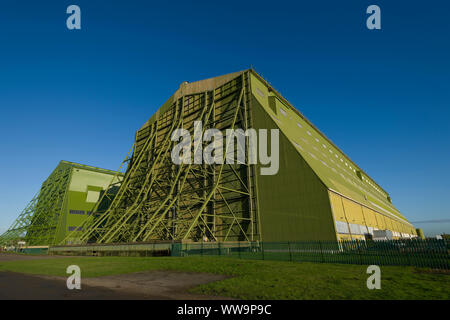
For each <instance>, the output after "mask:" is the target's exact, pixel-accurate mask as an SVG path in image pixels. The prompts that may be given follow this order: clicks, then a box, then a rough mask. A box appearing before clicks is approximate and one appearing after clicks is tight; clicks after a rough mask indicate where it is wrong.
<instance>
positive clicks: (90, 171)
mask: <svg viewBox="0 0 450 320" xmlns="http://www.w3.org/2000/svg"><path fill="white" fill-rule="evenodd" d="M114 175H115V173H114V172H112V171H109V170H104V169H100V168H95V167H91V166H85V165H81V164H77V163H72V162H68V161H61V162H60V163H59V165H58V166H57V167H56V168H55V170H54V171H53V172H52V173H51V174H50V176H49V177H48V178H47V180H46V181H45V182H44V183H43V184H42V187H41V189H40V191H39V192H38V194H37V195H36V196H35V197H33V199H32V200H31V201H30V203H29V204H28V205H27V207H26V208H25V209H24V211H23V212H22V213H21V214H20V215H19V217H18V218H17V219H16V220H15V221H14V223H13V224H12V225H11V227H10V228H9V229H8V230H7V231H6V232H5V233H4V234H2V235H1V236H0V243H2V244H12V245H14V244H17V242H18V241H25V244H26V246H49V245H53V244H56V243H59V242H60V241H62V240H63V239H64V238H65V237H66V236H67V235H68V234H69V233H70V231H72V230H77V229H78V225H80V224H81V223H83V222H84V220H85V219H86V217H88V216H89V215H90V214H91V211H92V209H93V207H94V206H95V204H96V203H97V201H98V199H99V198H100V195H101V193H103V190H105V189H106V187H107V186H108V185H109V184H110V183H111V181H112V180H113V178H114ZM116 180H118V179H117V178H116Z"/></svg>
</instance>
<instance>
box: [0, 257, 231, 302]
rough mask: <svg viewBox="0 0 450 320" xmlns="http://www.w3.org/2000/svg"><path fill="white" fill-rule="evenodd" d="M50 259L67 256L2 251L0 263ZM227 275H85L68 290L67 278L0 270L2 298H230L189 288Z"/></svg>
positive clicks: (164, 273)
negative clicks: (90, 276)
mask: <svg viewBox="0 0 450 320" xmlns="http://www.w3.org/2000/svg"><path fill="white" fill-rule="evenodd" d="M49 258H66V256H46V255H43V256H29V255H18V254H0V263H1V262H3V261H17V260H37V259H49ZM87 258H89V257H87ZM226 278H227V277H226V276H223V275H216V274H207V273H195V272H176V271H148V272H138V273H131V274H123V275H116V276H104V277H97V278H83V277H82V278H81V290H69V289H67V286H66V280H67V278H65V277H56V276H44V275H28V274H20V273H15V272H0V300H5V299H27V300H36V299H37V300H55V299H57V300H59V299H63V300H71V299H82V300H93V299H99V300H127V299H139V300H148V299H150V300H156V299H159V300H160V299H176V300H202V299H207V300H216V299H221V300H223V299H229V298H225V297H216V296H205V295H197V294H191V293H188V292H187V291H188V290H189V289H190V288H192V287H195V286H198V285H201V284H206V283H209V282H214V281H219V280H223V279H226Z"/></svg>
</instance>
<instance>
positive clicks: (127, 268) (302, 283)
mask: <svg viewBox="0 0 450 320" xmlns="http://www.w3.org/2000/svg"><path fill="white" fill-rule="evenodd" d="M72 264H75V265H78V266H80V268H81V272H82V277H98V276H103V275H115V274H123V273H132V272H139V271H146V270H174V271H188V272H207V273H216V274H223V275H229V276H231V277H230V278H228V279H225V280H222V281H219V282H215V283H210V284H207V285H201V286H198V287H196V288H193V289H192V290H191V291H192V292H195V293H201V294H209V295H219V296H227V297H233V298H240V299H447V300H448V299H450V274H449V273H447V274H444V273H434V272H431V271H430V270H427V269H417V268H413V267H387V266H386V267H381V290H369V289H367V287H366V280H367V277H368V276H369V275H367V274H366V269H367V266H360V265H344V264H321V263H309V262H304V263H296V262H281V261H259V260H240V259H232V258H220V257H185V258H174V257H149V258H137V257H83V258H76V257H74V258H65V259H42V260H30V261H9V262H0V271H15V272H22V273H32V274H44V275H58V276H67V275H66V273H65V270H66V268H67V266H69V265H72Z"/></svg>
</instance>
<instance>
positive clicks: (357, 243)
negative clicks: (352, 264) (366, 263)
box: [356, 239, 363, 265]
mask: <svg viewBox="0 0 450 320" xmlns="http://www.w3.org/2000/svg"><path fill="white" fill-rule="evenodd" d="M356 245H357V246H358V255H359V264H360V265H362V264H363V263H362V257H361V248H360V247H359V240H358V239H356Z"/></svg>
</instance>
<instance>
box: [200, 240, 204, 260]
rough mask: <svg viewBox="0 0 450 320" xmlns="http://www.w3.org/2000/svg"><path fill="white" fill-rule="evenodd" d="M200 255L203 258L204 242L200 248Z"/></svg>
mask: <svg viewBox="0 0 450 320" xmlns="http://www.w3.org/2000/svg"><path fill="white" fill-rule="evenodd" d="M200 255H201V256H202V257H203V240H202V242H201V246H200Z"/></svg>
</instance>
